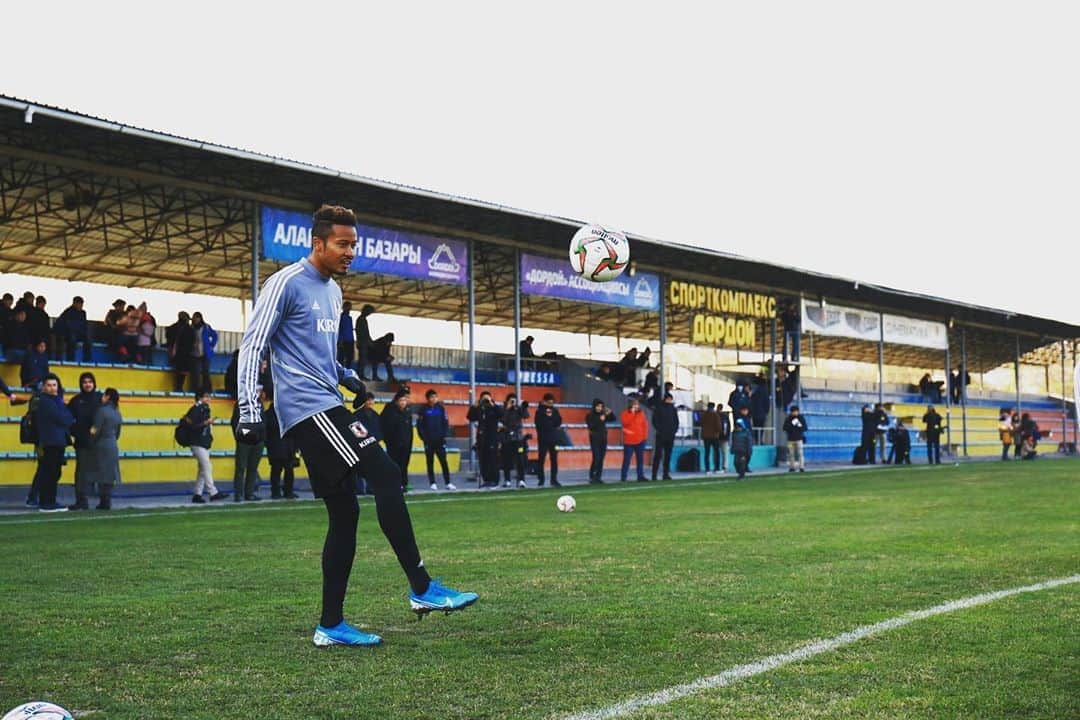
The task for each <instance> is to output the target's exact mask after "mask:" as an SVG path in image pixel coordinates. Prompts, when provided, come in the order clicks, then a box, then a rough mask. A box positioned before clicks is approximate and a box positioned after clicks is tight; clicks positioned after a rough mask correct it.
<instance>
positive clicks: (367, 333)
mask: <svg viewBox="0 0 1080 720" xmlns="http://www.w3.org/2000/svg"><path fill="white" fill-rule="evenodd" d="M374 312H375V306H374V305H365V306H364V307H362V308H360V317H358V318H357V319H356V352H357V359H356V366H357V367H358V368H359V369H360V379H361V380H367V376H366V375H364V373H365V372H367V367H368V364H369V363H370V362H371V345H372V342H373V340H372V337H371V325H370V324H369V323H368V318H369V317H371V315H372V313H374Z"/></svg>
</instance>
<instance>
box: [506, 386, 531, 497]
mask: <svg viewBox="0 0 1080 720" xmlns="http://www.w3.org/2000/svg"><path fill="white" fill-rule="evenodd" d="M528 419H529V403H527V402H523V403H521V404H520V405H518V401H517V395H516V394H514V393H510V394H509V395H507V396H506V402H504V403H503V407H502V426H501V428H500V430H499V443H500V446H499V447H500V455H501V457H502V471H503V487H510V472H511V471H512V470H517V486H518V487H519V488H523V487H525V454H526V451H525V435H524V427H525V421H526V420H528Z"/></svg>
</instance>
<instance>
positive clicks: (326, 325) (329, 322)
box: [315, 318, 338, 334]
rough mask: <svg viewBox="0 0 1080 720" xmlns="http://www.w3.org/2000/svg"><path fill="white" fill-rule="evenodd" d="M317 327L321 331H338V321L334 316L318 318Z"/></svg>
mask: <svg viewBox="0 0 1080 720" xmlns="http://www.w3.org/2000/svg"><path fill="white" fill-rule="evenodd" d="M315 327H316V328H317V329H318V331H319V332H321V333H335V334H336V333H337V331H338V321H337V320H335V319H334V318H316V320H315Z"/></svg>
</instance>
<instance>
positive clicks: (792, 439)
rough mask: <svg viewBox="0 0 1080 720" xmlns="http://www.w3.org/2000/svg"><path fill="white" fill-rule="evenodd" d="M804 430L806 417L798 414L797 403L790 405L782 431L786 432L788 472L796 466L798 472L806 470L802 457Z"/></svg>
mask: <svg viewBox="0 0 1080 720" xmlns="http://www.w3.org/2000/svg"><path fill="white" fill-rule="evenodd" d="M806 430H807V425H806V418H804V417H803V416H802V415H800V414H799V406H798V405H792V406H791V410H790V411H789V412H788V416H787V418H785V420H784V432H785V433H787V452H788V456H787V463H788V472H795V468H796V466H798V468H799V472H806V461H805V458H804V457H803V443H804V442H806Z"/></svg>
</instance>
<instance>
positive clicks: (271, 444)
mask: <svg viewBox="0 0 1080 720" xmlns="http://www.w3.org/2000/svg"><path fill="white" fill-rule="evenodd" d="M263 390H264V392H265V390H266V389H265V388H264V389H263ZM266 399H267V401H269V403H270V405H269V406H268V407H267V408H266V411H265V412H264V413H263V419H264V420H265V421H266V458H267V460H269V461H270V497H271V498H272V499H274V500H277V499H279V498H285V499H287V500H295V499H296V498H297V497H299V496H298V495H297V494H296V492H295V490H294V484H295V482H296V474H295V472H294V468H295V466H296V443H295V442H293V439H292V438H291V437H282V436H281V423H280V422H279V421H278V417H277V410H275V409H274V396H273V394H272V393H270V392H267V393H266ZM282 480H284V486H283V485H282Z"/></svg>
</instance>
